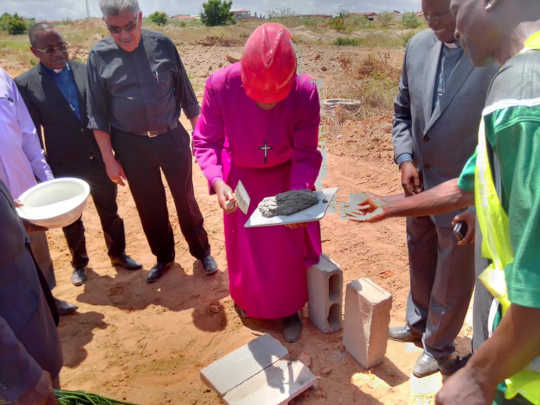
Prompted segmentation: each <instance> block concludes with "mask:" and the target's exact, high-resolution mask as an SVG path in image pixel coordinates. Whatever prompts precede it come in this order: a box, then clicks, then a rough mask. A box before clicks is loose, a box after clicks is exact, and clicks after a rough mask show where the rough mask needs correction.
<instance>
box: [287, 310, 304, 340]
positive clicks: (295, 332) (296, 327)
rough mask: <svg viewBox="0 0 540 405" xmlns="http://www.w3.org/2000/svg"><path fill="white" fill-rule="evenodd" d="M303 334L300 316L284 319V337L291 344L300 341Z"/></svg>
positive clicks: (295, 315)
mask: <svg viewBox="0 0 540 405" xmlns="http://www.w3.org/2000/svg"><path fill="white" fill-rule="evenodd" d="M301 334H302V321H301V319H300V317H299V316H298V314H294V315H291V316H287V317H286V318H283V337H284V338H285V340H286V341H287V342H289V343H294V342H296V341H297V340H298V339H300V335H301Z"/></svg>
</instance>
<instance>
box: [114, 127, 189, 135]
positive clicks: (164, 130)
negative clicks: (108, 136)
mask: <svg viewBox="0 0 540 405" xmlns="http://www.w3.org/2000/svg"><path fill="white" fill-rule="evenodd" d="M177 127H178V125H174V126H167V127H165V128H160V129H152V130H148V131H143V132H127V131H123V130H121V129H117V128H115V130H116V131H117V132H122V133H124V134H132V135H137V136H145V137H147V138H156V137H158V136H160V135H163V134H166V133H167V132H171V131H172V130H173V129H175V128H177Z"/></svg>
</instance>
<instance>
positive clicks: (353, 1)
mask: <svg viewBox="0 0 540 405" xmlns="http://www.w3.org/2000/svg"><path fill="white" fill-rule="evenodd" d="M420 1H421V0H337V1H335V2H332V1H328V0H293V1H291V0H233V5H232V8H233V9H238V8H247V9H250V10H252V11H256V12H257V13H264V14H266V13H268V11H271V10H283V9H291V10H293V11H295V12H297V13H301V14H316V13H317V14H321V13H325V14H334V13H338V12H339V11H342V10H346V11H386V10H394V9H396V10H401V11H413V10H419V9H420ZM203 2H204V1H202V0H139V5H140V6H141V9H142V11H143V13H144V14H145V15H148V14H150V13H152V12H154V11H164V12H166V13H167V14H169V15H175V14H199V12H200V10H201V4H202V3H203ZM88 3H89V9H90V15H91V16H94V17H98V16H101V15H100V11H99V7H98V0H88ZM4 12H8V13H11V14H13V13H15V12H17V13H18V14H20V15H22V16H24V17H34V18H36V19H38V20H63V19H78V18H84V17H86V6H85V0H1V1H0V14H2V13H4Z"/></svg>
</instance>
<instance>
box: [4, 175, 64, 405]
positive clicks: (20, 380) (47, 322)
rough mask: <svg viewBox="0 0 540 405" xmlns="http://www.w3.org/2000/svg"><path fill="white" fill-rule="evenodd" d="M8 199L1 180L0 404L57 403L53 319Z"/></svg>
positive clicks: (49, 298) (58, 366) (51, 305)
mask: <svg viewBox="0 0 540 405" xmlns="http://www.w3.org/2000/svg"><path fill="white" fill-rule="evenodd" d="M26 226H29V228H28V229H27V230H28V232H31V231H32V229H30V228H31V226H30V225H29V224H23V222H22V221H21V219H20V218H19V216H18V215H17V212H16V211H15V204H14V202H13V197H12V196H11V194H10V192H9V190H8V189H7V187H6V186H5V185H4V183H3V182H2V181H1V180H0V230H1V232H0V248H1V251H0V254H1V257H2V260H0V403H5V402H4V401H8V403H13V402H14V403H16V404H17V405H19V404H20V405H30V404H31V405H34V404H44V405H56V404H57V401H56V399H55V397H54V393H53V386H54V387H57V388H58V386H59V380H58V374H59V373H60V369H61V368H62V349H61V347H60V339H59V338H58V333H57V331H56V323H58V316H57V314H56V307H55V305H54V301H53V297H52V295H51V292H50V290H49V288H48V286H47V282H46V281H45V278H44V276H43V275H42V273H41V272H40V271H39V270H38V268H37V266H36V263H35V261H34V260H33V258H32V250H31V249H30V239H29V237H28V235H27V233H26V231H25V227H26Z"/></svg>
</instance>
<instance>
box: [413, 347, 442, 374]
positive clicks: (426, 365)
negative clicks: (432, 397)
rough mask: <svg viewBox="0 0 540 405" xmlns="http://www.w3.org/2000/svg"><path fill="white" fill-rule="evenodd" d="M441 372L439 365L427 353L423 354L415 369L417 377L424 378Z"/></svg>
mask: <svg viewBox="0 0 540 405" xmlns="http://www.w3.org/2000/svg"><path fill="white" fill-rule="evenodd" d="M437 371H439V363H438V361H437V360H435V359H434V358H433V357H431V356H430V355H429V354H427V353H426V352H424V353H422V355H421V356H420V357H418V360H416V363H415V365H414V367H413V374H414V376H415V377H418V378H423V377H427V376H428V375H431V374H435V373H436V372H437Z"/></svg>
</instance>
